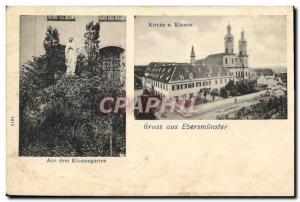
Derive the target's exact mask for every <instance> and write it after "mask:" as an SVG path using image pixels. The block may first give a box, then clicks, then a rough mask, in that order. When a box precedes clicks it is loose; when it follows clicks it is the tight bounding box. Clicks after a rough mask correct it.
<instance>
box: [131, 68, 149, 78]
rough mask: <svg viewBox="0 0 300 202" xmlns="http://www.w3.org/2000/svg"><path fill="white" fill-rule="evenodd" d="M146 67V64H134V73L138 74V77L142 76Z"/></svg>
mask: <svg viewBox="0 0 300 202" xmlns="http://www.w3.org/2000/svg"><path fill="white" fill-rule="evenodd" d="M146 68H147V65H135V66H134V75H136V76H139V77H144V76H145V70H146Z"/></svg>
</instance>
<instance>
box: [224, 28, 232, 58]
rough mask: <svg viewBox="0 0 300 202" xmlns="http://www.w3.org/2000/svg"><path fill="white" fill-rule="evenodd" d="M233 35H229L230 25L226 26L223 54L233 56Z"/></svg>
mask: <svg viewBox="0 0 300 202" xmlns="http://www.w3.org/2000/svg"><path fill="white" fill-rule="evenodd" d="M233 40H234V38H233V35H232V34H231V25H230V24H228V25H227V34H226V35H225V37H224V41H225V54H233V47H234V46H233Z"/></svg>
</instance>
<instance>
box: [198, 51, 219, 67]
mask: <svg viewBox="0 0 300 202" xmlns="http://www.w3.org/2000/svg"><path fill="white" fill-rule="evenodd" d="M223 56H224V53H217V54H212V55H209V56H207V57H206V58H204V59H201V60H196V64H200V65H203V61H204V64H205V65H212V66H216V65H223Z"/></svg>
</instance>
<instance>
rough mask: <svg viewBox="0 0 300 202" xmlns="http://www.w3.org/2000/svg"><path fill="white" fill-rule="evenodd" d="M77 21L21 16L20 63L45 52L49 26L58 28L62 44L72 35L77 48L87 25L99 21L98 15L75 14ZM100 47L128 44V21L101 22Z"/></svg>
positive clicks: (80, 44)
mask: <svg viewBox="0 0 300 202" xmlns="http://www.w3.org/2000/svg"><path fill="white" fill-rule="evenodd" d="M75 19H76V20H75V21H47V16H34V15H27V16H21V27H20V28H21V29H20V35H21V37H20V38H21V40H20V51H21V55H20V64H21V65H22V64H24V63H25V62H26V61H27V60H31V59H32V56H39V55H42V54H44V52H45V51H44V47H43V41H44V39H45V35H46V31H47V27H48V26H49V25H51V26H52V27H55V28H57V30H58V33H59V38H60V43H61V44H64V45H65V44H66V43H67V42H68V39H69V37H70V36H72V37H73V38H74V42H75V45H76V47H77V48H79V49H80V48H82V47H83V43H84V32H85V26H86V24H88V23H89V22H91V21H94V22H98V16H75ZM99 39H100V48H102V47H105V46H110V45H114V46H120V47H122V48H124V49H126V48H125V46H126V22H124V21H122V22H100V38H99Z"/></svg>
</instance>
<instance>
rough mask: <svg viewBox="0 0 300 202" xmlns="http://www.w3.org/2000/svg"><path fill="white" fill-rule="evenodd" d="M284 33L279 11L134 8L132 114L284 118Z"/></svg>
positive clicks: (145, 116) (138, 116) (166, 117)
mask: <svg viewBox="0 0 300 202" xmlns="http://www.w3.org/2000/svg"><path fill="white" fill-rule="evenodd" d="M178 24H180V25H181V26H178ZM286 35H287V33H286V18H285V16H279V15H278V16H168V17H167V16H136V18H135V46H134V47H135V67H134V96H135V99H141V100H142V103H143V107H144V108H143V111H141V110H135V114H134V115H135V119H136V120H140V119H146V120H147V119H160V120H172V119H177V120H181V119H183V120H184V119H192V120H201V119H203V120H217V119H228V120H230V119H237V120H241V119H254V120H259V119H286V118H287V80H288V79H287V78H286V73H287V69H286V66H287V65H286V60H287V59H286V57H287V54H286V52H287V50H286V43H287V37H286ZM284 75H285V76H284ZM283 77H284V78H283ZM152 98H155V99H157V100H159V101H158V104H156V105H154V104H152V106H153V110H150V111H149V112H148V111H147V112H146V111H145V108H147V107H146V105H147V102H148V100H149V99H150V100H151V99H152ZM136 103H138V102H136ZM148 104H149V103H148ZM136 107H137V108H138V106H136Z"/></svg>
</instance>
